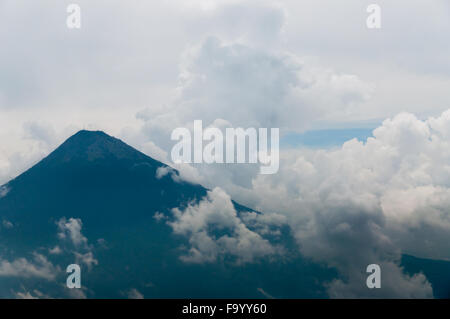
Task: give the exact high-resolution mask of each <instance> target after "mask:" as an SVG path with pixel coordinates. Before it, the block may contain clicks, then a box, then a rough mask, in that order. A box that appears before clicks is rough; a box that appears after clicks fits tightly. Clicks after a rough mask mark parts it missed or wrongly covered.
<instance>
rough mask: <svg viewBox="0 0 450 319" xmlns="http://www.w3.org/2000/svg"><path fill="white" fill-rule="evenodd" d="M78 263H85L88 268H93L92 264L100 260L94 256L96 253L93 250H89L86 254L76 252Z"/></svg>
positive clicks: (96, 263)
mask: <svg viewBox="0 0 450 319" xmlns="http://www.w3.org/2000/svg"><path fill="white" fill-rule="evenodd" d="M74 254H75V257H76V260H77V263H79V264H81V263H83V264H85V265H86V266H87V267H88V269H91V268H92V266H94V265H98V260H97V259H95V258H94V254H93V253H92V251H89V252H87V253H85V254H81V253H78V252H74Z"/></svg>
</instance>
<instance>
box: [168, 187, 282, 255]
mask: <svg viewBox="0 0 450 319" xmlns="http://www.w3.org/2000/svg"><path fill="white" fill-rule="evenodd" d="M172 213H173V215H174V220H173V221H169V222H168V224H169V225H170V226H171V227H172V229H173V232H174V233H175V234H177V235H182V236H185V237H187V238H188V240H189V244H190V246H191V247H190V248H189V253H188V255H185V256H182V257H181V259H182V260H183V261H185V262H192V263H205V262H215V261H217V260H218V259H219V258H225V257H226V256H232V257H233V258H234V259H235V261H236V262H237V263H246V262H252V261H254V260H256V259H258V258H262V257H268V256H271V255H275V254H279V253H281V252H282V251H281V248H280V247H275V246H272V245H271V244H270V242H269V241H268V240H266V239H264V238H263V237H261V235H259V234H258V233H256V232H253V231H251V230H250V229H248V228H247V226H246V225H245V224H244V223H243V222H242V221H241V220H240V219H239V217H238V216H237V212H236V210H235V208H234V205H233V203H232V201H231V199H230V197H229V196H228V195H227V194H226V193H225V192H224V191H223V190H222V189H220V188H215V189H213V190H212V191H208V194H207V196H206V197H205V198H203V199H202V200H201V201H200V202H199V203H198V204H190V205H188V206H187V207H186V208H184V209H179V208H174V209H172ZM223 230H226V231H227V232H226V234H223V235H221V231H223Z"/></svg>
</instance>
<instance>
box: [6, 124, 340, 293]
mask: <svg viewBox="0 0 450 319" xmlns="http://www.w3.org/2000/svg"><path fill="white" fill-rule="evenodd" d="M1 189H2V192H1V193H0V194H1V196H0V219H1V220H0V222H2V223H3V226H1V228H0V282H1V284H0V297H4V298H11V297H16V296H27V297H51V298H70V297H76V298H84V297H88V298H126V297H129V296H130V295H131V296H135V297H136V296H138V297H141V296H143V297H146V298H164V297H165V298H216V297H223V298H266V297H268V296H274V297H279V298H286V297H291V298H294V297H299V298H300V297H308V298H311V297H326V294H325V291H324V288H323V286H322V285H321V284H319V281H323V280H330V279H331V278H332V277H333V276H334V275H335V273H334V272H333V271H332V270H330V269H326V268H323V267H322V266H320V265H316V264H313V263H311V262H308V261H306V260H303V259H302V258H301V257H300V256H299V255H298V254H297V253H295V252H294V251H297V250H296V249H292V251H291V250H290V249H289V247H291V248H292V247H294V243H293V240H290V239H289V238H292V237H291V236H290V235H289V228H288V227H287V226H285V227H284V228H283V227H282V228H281V229H280V233H281V237H280V236H277V238H278V239H275V240H278V241H279V242H280V241H283V243H282V246H283V249H284V250H285V254H284V255H283V257H282V258H281V257H280V258H270V257H267V258H260V259H258V260H252V262H246V263H242V262H237V261H236V260H233V258H229V257H227V256H226V255H225V256H224V257H223V258H218V259H217V260H212V259H211V260H208V261H207V262H203V263H201V262H196V263H195V262H187V261H186V260H183V258H182V256H183V255H185V254H186V251H189V247H190V245H191V242H190V238H189V237H186V236H180V234H176V233H174V231H173V228H172V227H171V226H170V222H171V220H173V218H174V217H173V209H174V208H176V209H178V210H179V211H181V210H183V209H184V208H186V207H188V206H189V205H195V204H196V203H198V202H199V201H200V200H202V199H204V198H206V197H207V196H208V192H209V190H208V189H206V188H204V187H202V186H201V185H196V184H192V183H189V182H185V181H183V180H182V179H181V178H180V177H179V174H178V172H177V171H176V170H174V169H172V168H170V167H169V166H167V165H165V164H163V163H161V162H159V161H156V160H154V159H152V158H150V157H148V156H147V155H145V154H143V153H141V152H139V151H137V150H136V149H134V148H132V147H130V146H129V145H127V144H125V143H124V142H122V141H121V140H119V139H116V138H114V137H111V136H109V135H107V134H105V133H104V132H101V131H85V130H83V131H80V132H78V133H76V134H75V135H73V136H72V137H70V138H69V139H67V140H66V141H65V142H64V143H63V144H62V145H61V146H59V147H58V148H57V149H56V150H55V151H53V152H52V153H51V154H49V155H48V156H47V157H46V158H44V159H43V160H41V161H40V162H39V163H37V164H36V165H34V166H33V167H32V168H30V169H29V170H27V171H26V172H24V173H23V174H21V175H20V176H18V177H17V178H15V179H13V180H11V181H10V182H8V183H7V184H5V185H3V186H2V188H1ZM232 205H233V206H234V209H235V210H236V212H237V215H236V218H238V219H239V218H240V214H242V213H243V212H252V213H253V214H260V213H258V212H255V211H254V210H252V209H250V208H247V207H245V206H242V205H239V204H237V203H235V202H234V201H233V202H232ZM242 223H243V224H242V225H244V222H242ZM227 231H228V230H227V229H226V228H218V229H216V230H213V231H212V233H211V234H212V235H211V238H213V239H214V238H219V237H220V236H226V237H224V238H226V239H230V238H231V239H232V236H233V233H228V234H227ZM251 231H256V230H255V229H253V228H252V227H251V225H248V232H251ZM255 236H259V235H256V233H255ZM261 236H262V235H261ZM261 238H262V237H261ZM272 241H273V238H264V243H270V244H271V243H272ZM200 243H201V244H203V242H200ZM274 245H275V244H274ZM277 245H278V244H277ZM255 249H256V247H255ZM244 257H245V256H244ZM72 263H77V264H80V266H81V268H82V288H81V289H69V288H67V287H65V282H66V277H67V274H66V273H65V269H66V267H67V265H69V264H72ZM318 279H320V280H319V281H318Z"/></svg>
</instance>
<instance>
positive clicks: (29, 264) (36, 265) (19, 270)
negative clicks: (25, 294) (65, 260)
mask: <svg viewBox="0 0 450 319" xmlns="http://www.w3.org/2000/svg"><path fill="white" fill-rule="evenodd" d="M59 272H60V269H59V268H58V267H55V266H53V264H52V263H51V262H50V261H48V260H47V258H46V257H45V256H44V255H41V254H38V253H34V254H33V261H28V260H27V259H25V258H18V259H15V260H13V261H11V262H10V261H8V260H0V277H20V278H42V279H46V280H53V279H55V277H56V275H57V274H58V273H59Z"/></svg>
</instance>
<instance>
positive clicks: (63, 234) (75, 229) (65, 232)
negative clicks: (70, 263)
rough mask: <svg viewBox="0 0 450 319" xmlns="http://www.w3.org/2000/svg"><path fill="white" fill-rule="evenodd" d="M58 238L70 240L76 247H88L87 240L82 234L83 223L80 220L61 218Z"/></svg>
mask: <svg viewBox="0 0 450 319" xmlns="http://www.w3.org/2000/svg"><path fill="white" fill-rule="evenodd" d="M57 225H58V230H59V232H58V237H59V238H60V239H69V240H70V241H71V242H72V243H73V245H74V246H85V245H87V238H86V237H84V236H83V234H82V233H81V228H82V227H83V223H82V222H81V219H79V218H69V220H67V219H66V218H61V219H60V220H59V221H58V223H57Z"/></svg>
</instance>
